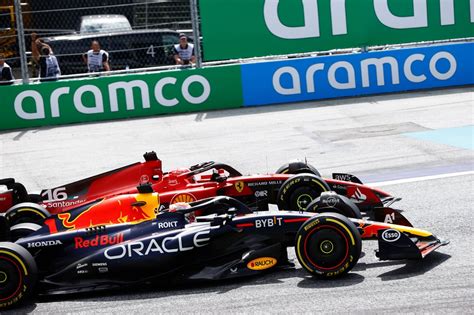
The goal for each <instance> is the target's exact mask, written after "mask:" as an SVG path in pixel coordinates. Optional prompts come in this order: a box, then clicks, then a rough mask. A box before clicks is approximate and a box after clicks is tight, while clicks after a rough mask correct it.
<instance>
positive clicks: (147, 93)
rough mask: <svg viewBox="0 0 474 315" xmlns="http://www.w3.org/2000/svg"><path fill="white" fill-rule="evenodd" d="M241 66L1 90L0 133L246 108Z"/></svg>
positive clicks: (94, 79) (23, 86)
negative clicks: (52, 126)
mask: <svg viewBox="0 0 474 315" xmlns="http://www.w3.org/2000/svg"><path fill="white" fill-rule="evenodd" d="M241 82H242V81H241V69H240V66H222V67H213V68H205V69H194V70H177V71H164V72H160V73H151V74H138V75H123V76H111V77H96V78H88V79H82V80H64V81H62V80H60V81H57V82H44V83H39V84H38V83H37V84H31V85H16V86H0V95H1V97H0V130H8V129H17V128H31V127H40V126H49V125H64V124H70V123H80V122H93V121H101V120H115V119H123V118H132V117H145V116H153V115H161V114H176V113H184V112H196V111H207V110H214V109H225V108H237V107H241V106H242V103H243V102H242V83H241Z"/></svg>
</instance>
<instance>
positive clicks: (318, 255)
mask: <svg viewBox="0 0 474 315" xmlns="http://www.w3.org/2000/svg"><path fill="white" fill-rule="evenodd" d="M316 231H318V233H315V232H316ZM304 252H305V256H306V257H307V258H308V260H309V262H310V263H311V264H312V265H313V266H314V267H316V268H318V269H321V270H332V269H336V268H339V267H340V266H341V265H342V264H343V263H344V262H345V261H346V259H347V257H348V256H349V241H348V239H347V237H346V235H345V234H344V233H342V232H341V231H340V230H339V229H337V228H335V227H333V226H331V225H322V226H320V227H319V228H317V229H314V230H312V231H311V232H310V233H309V234H308V236H307V237H306V240H305V242H304Z"/></svg>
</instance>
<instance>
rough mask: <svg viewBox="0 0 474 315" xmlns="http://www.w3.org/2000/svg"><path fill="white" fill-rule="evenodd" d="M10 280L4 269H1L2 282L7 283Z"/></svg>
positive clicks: (0, 279) (0, 282)
mask: <svg viewBox="0 0 474 315" xmlns="http://www.w3.org/2000/svg"><path fill="white" fill-rule="evenodd" d="M7 280H8V275H7V273H6V272H4V271H0V284H2V283H5V281H7Z"/></svg>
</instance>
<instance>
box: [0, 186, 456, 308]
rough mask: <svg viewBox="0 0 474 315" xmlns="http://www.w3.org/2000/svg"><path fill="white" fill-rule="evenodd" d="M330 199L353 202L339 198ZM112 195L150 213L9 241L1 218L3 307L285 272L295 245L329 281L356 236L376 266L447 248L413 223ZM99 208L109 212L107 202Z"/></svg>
mask: <svg viewBox="0 0 474 315" xmlns="http://www.w3.org/2000/svg"><path fill="white" fill-rule="evenodd" d="M326 194H331V193H323V195H326ZM331 197H332V198H335V199H337V201H338V202H337V203H339V204H343V203H346V204H350V203H351V201H350V200H349V199H347V198H345V197H343V196H339V195H337V194H332V195H331ZM111 199H112V200H115V202H119V203H121V204H122V207H121V208H120V209H117V208H115V210H114V211H119V212H123V211H125V208H129V212H130V213H132V212H134V211H135V212H136V211H142V212H143V213H144V214H147V215H149V217H147V218H144V217H137V218H135V219H136V220H134V221H129V222H128V223H121V224H112V223H111V224H106V225H99V226H96V225H93V226H92V227H88V228H83V227H80V228H78V229H72V230H65V231H57V230H56V229H55V228H54V226H53V224H52V223H51V221H56V222H59V221H61V220H60V218H58V216H60V215H61V214H58V215H53V216H51V217H50V218H48V219H47V220H46V221H50V223H46V222H45V224H43V225H42V226H38V225H36V224H32V223H22V224H20V225H23V226H24V230H25V231H26V230H30V231H29V233H27V234H25V235H23V237H22V238H20V239H18V240H16V241H15V239H16V237H18V235H16V236H14V233H15V231H14V230H9V228H8V220H7V219H6V218H5V217H0V234H1V237H2V239H1V240H3V241H4V242H0V307H2V308H4V307H13V306H15V305H18V304H20V303H21V302H23V301H27V300H28V299H29V298H30V297H31V294H32V292H33V291H34V290H35V288H36V289H37V290H38V292H39V293H42V294H55V293H75V292H82V291H89V290H101V289H112V288H123V287H124V285H136V284H143V283H158V284H160V283H161V284H163V283H165V284H169V283H175V282H182V281H199V280H201V281H202V280H223V279H230V278H239V277H247V276H252V275H257V274H260V273H263V272H267V271H271V270H276V269H279V268H288V267H291V262H289V261H288V257H287V248H288V247H293V246H294V247H295V252H296V256H297V259H298V261H299V263H300V264H301V266H302V268H303V269H305V270H306V271H308V272H309V273H310V274H312V275H314V276H315V277H317V278H335V277H340V276H342V275H344V274H346V273H347V272H349V271H350V270H351V269H352V268H353V267H354V265H355V264H356V263H357V261H358V259H359V257H360V254H361V248H362V242H361V240H362V239H364V240H365V239H377V240H378V245H379V249H378V251H377V253H376V255H377V256H378V257H379V258H380V259H381V260H392V259H394V260H395V259H396V260H397V259H422V258H424V257H425V256H426V255H428V254H429V253H431V252H433V251H434V250H435V249H437V248H439V247H440V246H442V245H446V244H447V243H448V242H445V241H441V240H439V239H438V238H436V237H435V236H434V235H433V234H431V233H430V232H427V231H424V230H419V229H415V228H413V227H410V226H406V225H395V224H387V223H378V222H371V221H366V220H362V219H353V218H352V219H348V218H346V217H344V216H342V215H340V214H338V213H334V212H327V213H320V214H317V213H312V212H298V211H274V210H273V211H272V210H269V211H264V212H252V211H251V210H250V209H249V208H248V207H247V206H246V205H245V204H243V203H241V202H240V201H238V200H236V199H234V198H230V197H225V196H220V197H215V198H208V199H205V200H201V201H197V202H192V203H190V204H185V203H181V204H179V205H178V206H173V205H172V207H171V208H170V209H164V210H161V211H159V212H158V209H159V201H158V194H157V193H154V192H152V189H151V187H150V186H148V188H146V185H142V186H140V187H139V189H138V193H136V194H133V195H127V194H124V195H119V196H115V197H112V198H111ZM96 207H99V208H100V207H105V208H104V209H102V211H110V210H111V209H110V208H109V207H108V205H107V204H104V203H98V204H96ZM133 208H136V209H135V210H131V209H133ZM137 209H138V210H137ZM332 210H337V208H335V207H333V208H332ZM152 211H157V212H156V215H152V213H153V212H152ZM196 213H200V215H197V216H196V215H195V214H196ZM192 214H194V215H192ZM405 220H406V219H405ZM397 223H398V222H397ZM8 239H10V242H8V241H6V240H8ZM13 241H14V242H13Z"/></svg>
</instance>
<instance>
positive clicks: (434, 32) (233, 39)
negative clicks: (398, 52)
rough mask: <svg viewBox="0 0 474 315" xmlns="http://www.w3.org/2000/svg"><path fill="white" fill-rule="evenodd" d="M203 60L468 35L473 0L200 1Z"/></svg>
mask: <svg viewBox="0 0 474 315" xmlns="http://www.w3.org/2000/svg"><path fill="white" fill-rule="evenodd" d="M199 3H200V12H201V23H202V24H201V28H202V36H203V45H204V58H205V60H207V61H209V60H224V59H234V58H248V57H255V56H269V55H283V54H291V53H304V52H312V51H325V50H331V49H337V48H348V47H363V46H374V45H385V44H399V43H410V42H422V41H431V40H442V39H454V38H465V37H474V24H473V22H474V0H325V1H322V0H225V1H223V0H200V1H199Z"/></svg>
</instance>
